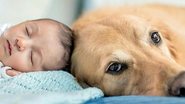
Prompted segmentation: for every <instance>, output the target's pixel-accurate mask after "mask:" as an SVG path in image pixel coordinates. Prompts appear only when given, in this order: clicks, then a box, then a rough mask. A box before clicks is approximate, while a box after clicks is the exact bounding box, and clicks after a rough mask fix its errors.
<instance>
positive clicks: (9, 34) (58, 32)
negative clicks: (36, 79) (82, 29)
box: [0, 19, 72, 77]
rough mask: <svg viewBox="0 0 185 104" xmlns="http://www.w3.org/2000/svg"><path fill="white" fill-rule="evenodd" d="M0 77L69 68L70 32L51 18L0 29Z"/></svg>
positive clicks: (3, 26) (4, 26)
mask: <svg viewBox="0 0 185 104" xmlns="http://www.w3.org/2000/svg"><path fill="white" fill-rule="evenodd" d="M0 35H1V36H0V60H1V63H0V72H1V76H0V77H8V76H15V75H18V74H20V73H23V72H31V71H42V70H57V69H62V68H65V67H66V66H67V65H68V62H69V57H70V54H71V47H72V31H71V29H70V28H69V27H67V26H66V25H64V24H62V23H60V22H58V21H55V20H52V19H37V20H30V21H26V22H23V23H20V24H17V25H13V26H9V25H2V26H1V27H0Z"/></svg>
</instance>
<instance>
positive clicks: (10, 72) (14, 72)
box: [6, 69, 21, 77]
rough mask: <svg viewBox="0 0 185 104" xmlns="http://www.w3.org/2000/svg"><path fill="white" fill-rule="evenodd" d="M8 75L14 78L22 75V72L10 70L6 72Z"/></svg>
mask: <svg viewBox="0 0 185 104" xmlns="http://www.w3.org/2000/svg"><path fill="white" fill-rule="evenodd" d="M6 74H7V75H9V76H11V77H13V76H17V75H19V74H21V72H20V71H16V70H14V69H9V70H6Z"/></svg>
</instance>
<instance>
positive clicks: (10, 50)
mask: <svg viewBox="0 0 185 104" xmlns="http://www.w3.org/2000/svg"><path fill="white" fill-rule="evenodd" d="M7 43H8V52H9V54H10V55H11V54H12V49H11V44H10V42H9V41H8V40H7Z"/></svg>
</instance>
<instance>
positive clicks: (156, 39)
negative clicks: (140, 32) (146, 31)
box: [150, 31, 161, 45]
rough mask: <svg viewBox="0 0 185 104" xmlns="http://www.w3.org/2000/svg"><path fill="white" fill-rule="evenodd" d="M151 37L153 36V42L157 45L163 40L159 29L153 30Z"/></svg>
mask: <svg viewBox="0 0 185 104" xmlns="http://www.w3.org/2000/svg"><path fill="white" fill-rule="evenodd" d="M150 37H151V39H152V41H153V43H154V44H156V45H157V44H159V43H160V41H161V37H160V35H159V32H157V31H153V32H151V33H150Z"/></svg>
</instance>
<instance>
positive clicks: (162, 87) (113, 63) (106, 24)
mask: <svg viewBox="0 0 185 104" xmlns="http://www.w3.org/2000/svg"><path fill="white" fill-rule="evenodd" d="M169 32H170V31H168V30H166V29H164V28H160V24H157V25H156V22H155V24H152V23H150V22H147V21H146V20H144V19H142V18H139V17H134V16H128V15H127V16H118V17H116V16H115V17H113V18H111V17H109V18H104V19H102V20H99V21H97V22H94V23H91V24H90V25H87V26H85V27H83V28H82V29H80V30H78V31H76V35H75V48H74V52H73V55H72V73H73V74H74V75H75V76H76V77H77V79H78V80H79V82H82V83H83V84H84V83H85V84H86V85H88V86H96V87H99V88H100V89H102V90H103V91H104V93H105V94H106V95H160V96H168V95H170V94H171V93H173V94H174V95H175V94H179V93H178V91H176V90H177V87H174V86H175V85H177V84H179V82H178V83H177V82H176V81H174V79H175V78H176V79H178V80H180V79H181V80H182V78H178V77H176V76H178V75H179V74H180V73H181V72H183V70H184V68H183V67H182V66H180V65H179V64H177V62H176V61H175V59H176V58H177V57H176V53H175V49H174V46H173V44H170V42H171V41H173V40H172V39H171V38H170V37H169ZM181 77H184V75H181ZM174 83H176V84H174ZM179 85H180V84H179ZM172 86H173V87H172ZM179 90H180V88H179Z"/></svg>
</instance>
